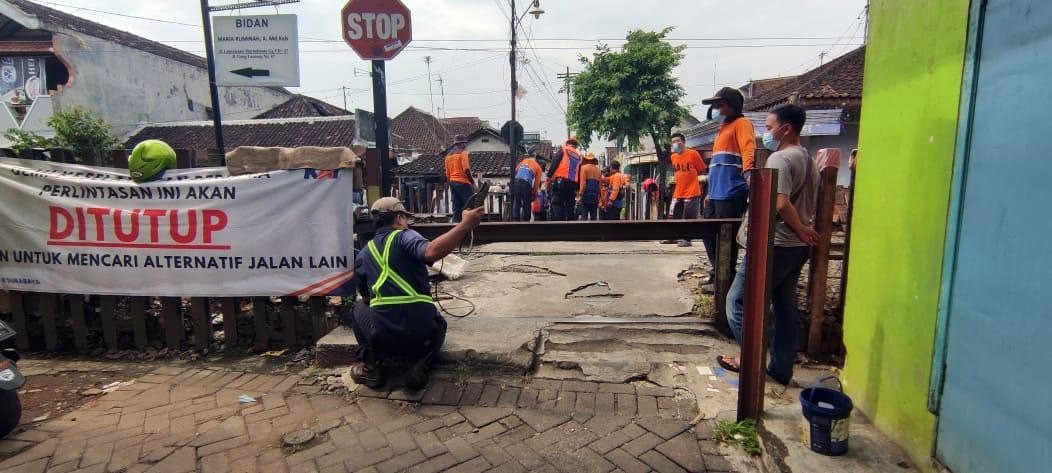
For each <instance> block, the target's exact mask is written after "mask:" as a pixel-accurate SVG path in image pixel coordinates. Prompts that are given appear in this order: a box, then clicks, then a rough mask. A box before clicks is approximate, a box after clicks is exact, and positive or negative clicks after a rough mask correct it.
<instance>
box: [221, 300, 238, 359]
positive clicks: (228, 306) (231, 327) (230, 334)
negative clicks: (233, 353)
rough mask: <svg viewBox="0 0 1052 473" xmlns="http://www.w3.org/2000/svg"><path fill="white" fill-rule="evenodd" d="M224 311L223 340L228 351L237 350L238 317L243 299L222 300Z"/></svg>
mask: <svg viewBox="0 0 1052 473" xmlns="http://www.w3.org/2000/svg"><path fill="white" fill-rule="evenodd" d="M220 304H221V310H222V311H223V339H224V340H225V341H226V342H225V344H224V345H225V348H226V350H227V351H230V350H234V349H236V348H237V341H238V338H237V337H238V334H237V316H238V314H240V313H241V299H239V298H237V297H224V298H222V299H220Z"/></svg>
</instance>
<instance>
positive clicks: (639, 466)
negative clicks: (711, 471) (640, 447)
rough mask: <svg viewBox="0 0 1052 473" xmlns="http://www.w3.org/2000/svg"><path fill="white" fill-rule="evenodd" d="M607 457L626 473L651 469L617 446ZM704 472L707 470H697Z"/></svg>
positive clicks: (645, 471) (644, 472)
mask: <svg viewBox="0 0 1052 473" xmlns="http://www.w3.org/2000/svg"><path fill="white" fill-rule="evenodd" d="M606 459H607V460H610V462H612V463H613V464H614V465H617V467H618V468H620V469H621V470H622V471H624V472H625V473H647V472H648V471H650V467H649V466H647V464H646V463H643V462H641V461H639V460H637V459H636V457H634V456H632V455H631V454H629V453H628V452H626V451H624V450H621V449H620V448H616V449H614V450H611V451H610V452H609V453H607V454H606ZM697 471H699V472H704V471H705V470H697Z"/></svg>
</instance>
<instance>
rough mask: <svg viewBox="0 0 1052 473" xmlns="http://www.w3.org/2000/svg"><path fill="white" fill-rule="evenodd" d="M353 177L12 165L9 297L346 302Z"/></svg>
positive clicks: (5, 283)
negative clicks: (142, 174) (133, 173)
mask: <svg viewBox="0 0 1052 473" xmlns="http://www.w3.org/2000/svg"><path fill="white" fill-rule="evenodd" d="M352 192H353V174H352V173H351V172H349V170H347V171H346V172H340V171H318V170H314V169H301V170H295V171H276V172H270V173H262V174H248V175H242V176H230V175H229V174H228V173H227V172H226V168H198V169H185V170H170V171H167V172H165V174H164V177H163V178H162V179H161V180H158V181H154V182H149V183H144V184H137V183H135V182H133V181H131V180H130V178H129V177H128V172H127V170H123V169H112V168H101V167H90V166H78V165H71V164H58V163H51V162H45V161H31V160H22V159H9V158H2V159H0V289H11V290H19V291H37V292H63V293H73V294H113V295H139V296H280V295H346V294H350V293H352V288H351V286H352V282H351V278H352V276H353V274H354V261H353V254H354V250H353V237H354V235H353V232H352V210H353V209H352V205H351V199H352Z"/></svg>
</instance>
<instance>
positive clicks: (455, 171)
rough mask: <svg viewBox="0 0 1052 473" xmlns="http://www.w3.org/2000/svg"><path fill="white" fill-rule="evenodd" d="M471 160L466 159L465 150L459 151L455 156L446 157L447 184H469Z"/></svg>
mask: <svg viewBox="0 0 1052 473" xmlns="http://www.w3.org/2000/svg"><path fill="white" fill-rule="evenodd" d="M470 170H471V159H470V158H469V157H468V152H467V150H464V151H461V152H459V153H456V154H448V155H446V179H448V180H449V182H460V183H463V184H469V185H470V184H471V183H472V182H471V175H470V174H469V172H470Z"/></svg>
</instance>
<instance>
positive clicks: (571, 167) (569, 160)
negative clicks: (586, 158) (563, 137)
mask: <svg viewBox="0 0 1052 473" xmlns="http://www.w3.org/2000/svg"><path fill="white" fill-rule="evenodd" d="M555 159H556V160H558V161H559V166H558V167H557V168H555V173H554V174H552V176H551V177H554V178H556V179H565V180H567V181H572V182H577V171H578V170H579V169H580V167H581V155H580V154H579V153H578V152H577V150H576V149H575V148H574V147H573V146H570V145H564V146H563V149H562V152H561V153H560V155H559V156H556V157H555Z"/></svg>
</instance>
